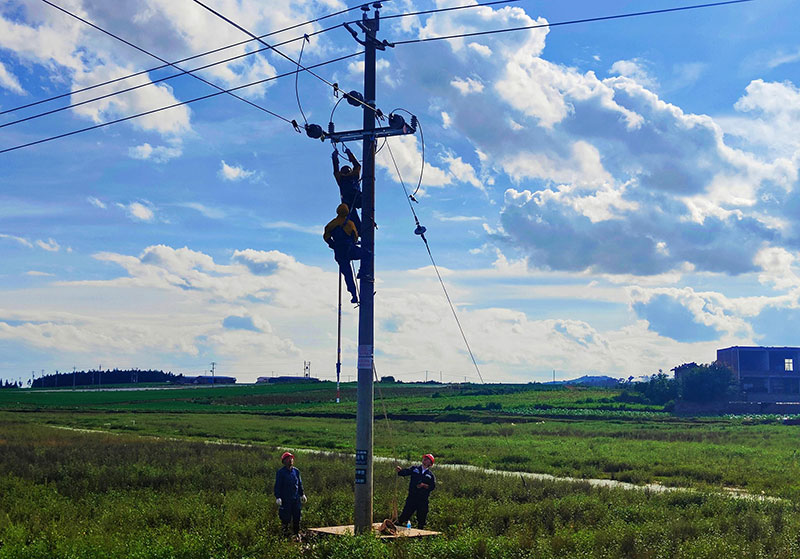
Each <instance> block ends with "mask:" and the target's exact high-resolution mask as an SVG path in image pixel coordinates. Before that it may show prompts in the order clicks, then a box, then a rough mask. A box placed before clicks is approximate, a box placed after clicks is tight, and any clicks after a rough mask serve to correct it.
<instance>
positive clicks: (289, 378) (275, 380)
mask: <svg viewBox="0 0 800 559" xmlns="http://www.w3.org/2000/svg"><path fill="white" fill-rule="evenodd" d="M265 382H268V383H278V382H319V379H318V378H314V377H305V376H303V377H292V376H280V377H258V380H256V383H265Z"/></svg>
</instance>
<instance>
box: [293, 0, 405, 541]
mask: <svg viewBox="0 0 800 559" xmlns="http://www.w3.org/2000/svg"><path fill="white" fill-rule="evenodd" d="M371 7H372V8H374V10H375V11H374V15H373V17H372V18H371V19H370V18H369V17H368V12H369V10H370V5H369V4H365V5H363V6H362V7H361V9H362V10H363V11H364V13H363V14H362V17H361V20H360V21H357V22H356V24H357V25H358V27H359V28H360V29H361V31H362V32H363V33H364V39H363V40H361V39H359V38H358V32H357V31H356V30H355V29H353V28H352V27H351V26H350V24H349V23H345V24H344V26H345V28H346V29H347V30H348V31H349V32H350V33H351V35H353V38H354V39H355V40H356V41H357V42H358V43H360V44H361V45H363V46H364V93H363V95H361V94H359V93H358V92H350V93H348V94H347V100H348V103H350V104H351V105H355V106H358V105H359V104H362V105H363V110H364V128H363V129H362V130H347V131H343V132H337V131H336V130H335V126H334V123H333V122H331V123H330V124H329V126H328V132H327V134H325V133H324V132H323V130H322V128H321V127H320V126H319V125H316V124H313V125H306V134H307V135H308V136H309V137H311V138H322V139H323V140H324V139H325V138H328V139H330V141H331V142H332V143H336V142H353V141H363V146H362V147H363V154H362V163H361V200H362V207H361V231H360V233H361V251H362V256H361V273H360V279H361V285H360V299H361V301H360V302H361V306H360V307H359V312H358V391H357V397H356V401H357V406H358V407H357V411H356V464H355V466H356V468H355V531H356V533H362V532H367V531H371V530H372V445H373V434H372V419H373V414H374V386H373V375H374V374H375V367H374V364H373V357H374V355H375V325H374V321H375V298H374V295H375V144H376V139H377V138H385V137H388V136H399V135H403V134H414V133H415V132H416V128H417V118H416V116H413V115H412V118H411V122H410V123H406V122H405V120H404V119H403V118H402V117H401V116H400V115H397V114H390V115H389V123H388V124H389V125H388V126H383V127H380V128H377V127H376V125H375V119H376V118H378V117H381V118H382V117H383V114H382V113H380V111H379V110H378V106H377V103H376V92H375V82H376V78H375V68H376V57H377V52H376V51H378V50H385V49H386V47H392V46H394V45H392V44H390V43H388V42H386V41H378V39H377V38H376V35H377V33H378V30H379V29H380V11H379V10H380V8H381V4H380V2H373V3H372V6H371ZM359 97H361V98H362V99H363V102H362V101H361V100H359V99H358V98H359ZM337 357H338V355H337ZM337 361H338V359H337ZM339 369H340V366H338V365H337V383H338V374H339ZM349 379H350V377H349V376H348V380H349ZM337 400H338V391H337Z"/></svg>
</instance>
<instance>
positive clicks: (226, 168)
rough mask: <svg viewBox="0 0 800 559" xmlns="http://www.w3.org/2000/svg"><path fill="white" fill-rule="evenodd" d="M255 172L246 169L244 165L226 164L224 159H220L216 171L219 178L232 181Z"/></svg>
mask: <svg viewBox="0 0 800 559" xmlns="http://www.w3.org/2000/svg"><path fill="white" fill-rule="evenodd" d="M255 174H256V172H255V171H248V170H247V169H245V168H244V167H240V166H236V165H228V164H227V163H225V161H224V160H223V161H222V163H221V167H220V169H219V172H218V175H219V178H221V179H223V180H226V181H232V182H236V181H241V180H245V179H249V178H251V177H253V176H255Z"/></svg>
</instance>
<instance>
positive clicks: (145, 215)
mask: <svg viewBox="0 0 800 559" xmlns="http://www.w3.org/2000/svg"><path fill="white" fill-rule="evenodd" d="M117 206H118V207H120V208H122V209H124V210H125V211H126V212H127V214H128V217H129V218H131V219H132V220H134V221H153V220H154V219H155V212H154V211H153V209H152V207H151V205H150V203H149V202H131V203H130V204H127V205H125V204H119V203H118V204H117Z"/></svg>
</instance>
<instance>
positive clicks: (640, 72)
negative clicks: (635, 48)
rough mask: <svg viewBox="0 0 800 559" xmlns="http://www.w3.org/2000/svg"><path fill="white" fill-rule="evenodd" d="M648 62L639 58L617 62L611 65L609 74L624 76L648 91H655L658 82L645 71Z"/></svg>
mask: <svg viewBox="0 0 800 559" xmlns="http://www.w3.org/2000/svg"><path fill="white" fill-rule="evenodd" d="M647 66H648V62H647V61H645V60H642V59H639V58H633V59H631V60H617V61H616V62H614V64H612V65H611V68H610V69H609V74H612V75H617V76H625V77H626V78H631V79H632V80H634V81H636V82H637V83H639V84H641V85H643V86H645V87H647V88H648V89H657V88H658V81H657V80H656V79H655V78H654V77H653V76H651V75H650V72H649V71H648V70H647Z"/></svg>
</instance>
